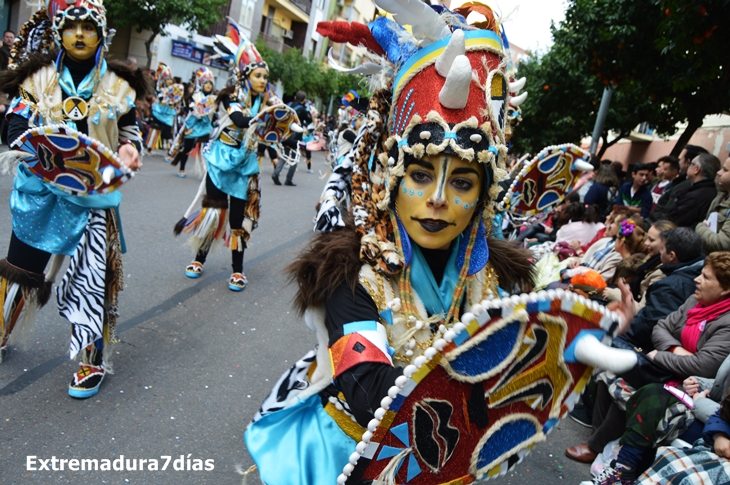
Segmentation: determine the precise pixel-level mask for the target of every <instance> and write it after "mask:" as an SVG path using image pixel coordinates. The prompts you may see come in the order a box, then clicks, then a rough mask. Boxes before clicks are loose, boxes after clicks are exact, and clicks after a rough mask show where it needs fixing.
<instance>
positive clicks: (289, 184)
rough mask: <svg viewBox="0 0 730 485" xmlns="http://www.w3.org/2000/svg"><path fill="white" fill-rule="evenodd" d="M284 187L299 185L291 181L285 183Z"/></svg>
mask: <svg viewBox="0 0 730 485" xmlns="http://www.w3.org/2000/svg"><path fill="white" fill-rule="evenodd" d="M284 185H288V186H289V187H296V186H297V184H295V183H294V182H291V181H289V180H287V181H286V182H284Z"/></svg>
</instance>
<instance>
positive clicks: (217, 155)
mask: <svg viewBox="0 0 730 485" xmlns="http://www.w3.org/2000/svg"><path fill="white" fill-rule="evenodd" d="M203 156H204V157H205V161H206V162H207V163H206V165H207V167H208V175H209V176H210V179H211V180H212V181H213V184H215V186H216V187H218V188H219V189H220V190H221V191H223V192H225V193H226V194H228V195H231V196H233V197H236V198H237V199H241V200H248V179H249V177H250V176H251V175H256V174H258V173H259V162H258V157H257V155H256V150H253V151H248V150H246V148H245V147H244V146H241V148H235V147H232V146H230V145H226V144H225V143H223V142H222V141H220V140H215V141H213V142H211V143H210V144H208V146H207V148H206V149H205V150H204V151H203Z"/></svg>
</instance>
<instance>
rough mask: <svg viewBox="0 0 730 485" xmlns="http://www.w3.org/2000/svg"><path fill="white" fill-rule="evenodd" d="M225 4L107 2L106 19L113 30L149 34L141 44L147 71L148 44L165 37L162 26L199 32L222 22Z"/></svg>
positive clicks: (199, 0)
mask: <svg viewBox="0 0 730 485" xmlns="http://www.w3.org/2000/svg"><path fill="white" fill-rule="evenodd" d="M226 5H227V0H155V1H154V2H152V1H151V0H107V1H106V2H105V6H106V10H107V18H109V19H110V22H111V24H112V26H113V27H116V28H125V27H134V28H136V29H137V32H142V31H144V30H148V31H150V36H149V37H148V38H147V40H146V41H145V43H144V46H145V50H146V52H147V67H150V62H151V61H152V53H151V47H152V42H153V41H154V40H155V37H157V36H158V35H165V30H164V29H165V25H167V24H170V23H177V24H180V25H186V26H187V27H188V28H189V29H190V30H196V31H197V30H202V29H204V28H207V27H209V26H210V25H212V24H214V23H216V22H217V21H219V20H220V19H222V18H223V12H222V10H221V9H222V8H223V7H225V6H226Z"/></svg>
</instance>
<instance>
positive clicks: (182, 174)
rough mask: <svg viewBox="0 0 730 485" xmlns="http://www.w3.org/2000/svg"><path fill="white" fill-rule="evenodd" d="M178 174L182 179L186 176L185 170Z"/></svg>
mask: <svg viewBox="0 0 730 485" xmlns="http://www.w3.org/2000/svg"><path fill="white" fill-rule="evenodd" d="M177 176H178V177H180V178H181V179H184V178H185V172H178V173H177Z"/></svg>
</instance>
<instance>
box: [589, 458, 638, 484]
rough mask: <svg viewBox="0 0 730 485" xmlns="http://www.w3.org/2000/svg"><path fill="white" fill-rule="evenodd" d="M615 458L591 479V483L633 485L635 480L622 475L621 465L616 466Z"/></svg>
mask: <svg viewBox="0 0 730 485" xmlns="http://www.w3.org/2000/svg"><path fill="white" fill-rule="evenodd" d="M615 463H616V460H614V461H613V462H612V463H611V465H607V466H606V468H604V469H603V471H602V472H601V473H600V474H599V475H598V476H597V477H595V478H594V479H593V485H634V483H636V480H634V479H630V478H627V477H624V476H623V472H622V470H623V467H618V468H616V464H615Z"/></svg>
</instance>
